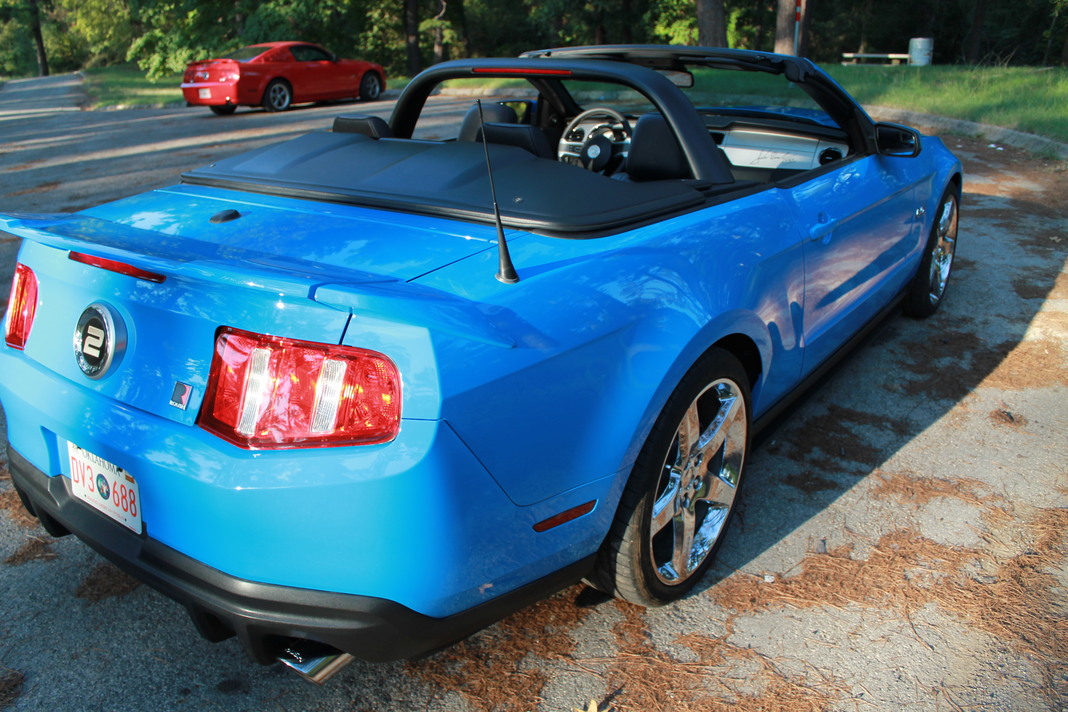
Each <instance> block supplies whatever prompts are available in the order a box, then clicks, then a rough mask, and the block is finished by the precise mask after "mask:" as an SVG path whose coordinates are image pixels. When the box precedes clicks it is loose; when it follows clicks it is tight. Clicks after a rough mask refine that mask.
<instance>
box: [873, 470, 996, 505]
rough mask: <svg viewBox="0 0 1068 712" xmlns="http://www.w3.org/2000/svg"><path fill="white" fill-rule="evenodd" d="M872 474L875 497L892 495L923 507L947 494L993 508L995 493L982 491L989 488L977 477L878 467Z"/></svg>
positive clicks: (904, 502)
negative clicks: (888, 470)
mask: <svg viewBox="0 0 1068 712" xmlns="http://www.w3.org/2000/svg"><path fill="white" fill-rule="evenodd" d="M874 474H875V475H876V477H875V478H874V482H875V486H874V487H872V490H871V494H872V496H874V497H882V498H884V499H893V500H895V501H897V502H901V503H903V504H910V505H912V506H913V507H922V506H924V505H925V504H927V503H928V502H930V501H931V500H933V499H936V498H938V497H950V498H953V499H959V500H961V501H962V502H965V503H967V504H971V505H974V506H976V507H980V508H983V509H987V510H990V509H993V508H994V502H995V498H994V496H993V495H990V494H987V493H984V492H983V491H984V490H987V489H989V488H988V487H987V485H986V484H984V483H983V482H980V481H979V480H973V479H971V478H966V477H957V478H954V479H952V480H946V479H942V478H939V477H924V476H922V475H916V474H914V473H911V472H883V471H881V470H876V471H875V473H874Z"/></svg>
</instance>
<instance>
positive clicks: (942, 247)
mask: <svg viewBox="0 0 1068 712" xmlns="http://www.w3.org/2000/svg"><path fill="white" fill-rule="evenodd" d="M959 204H960V188H959V187H958V186H957V185H954V184H952V183H951V184H950V185H949V187H947V188H946V190H945V192H944V193H942V200H941V201H940V202H939V203H938V213H937V214H936V215H935V220H934V224H933V225H931V232H930V234H929V235H928V236H927V244H926V246H925V247H924V252H923V257H922V259H921V260H920V265H919V269H918V270H917V271H916V276H915V277H914V278H913V280H912V282H910V283H909V286H908V288H907V289H906V290H905V300H904V302H903V303H902V308H903V309H904V312H905V313H906V314H908V315H909V316H914V317H917V318H919V319H924V318H926V317H929V316H931V315H932V314H934V313H935V312H936V311H938V308H939V307H940V306H942V302H943V301H944V300H945V297H946V287H947V286H948V285H949V275H950V273H951V272H952V271H953V256H954V254H955V253H956V251H957V218H958V207H957V206H958V205H959ZM921 214H922V211H917V215H921Z"/></svg>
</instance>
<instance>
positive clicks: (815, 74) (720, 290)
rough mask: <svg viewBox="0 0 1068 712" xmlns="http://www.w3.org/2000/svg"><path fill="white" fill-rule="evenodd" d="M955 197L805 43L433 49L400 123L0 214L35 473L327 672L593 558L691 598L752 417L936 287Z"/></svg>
mask: <svg viewBox="0 0 1068 712" xmlns="http://www.w3.org/2000/svg"><path fill="white" fill-rule="evenodd" d="M473 93H477V95H479V96H483V97H485V98H483V99H482V100H481V101H479V102H477V103H476V102H475V101H474V99H473V98H471V97H472V94H473ZM465 110H466V111H465ZM450 117H455V120H450ZM960 191H961V168H960V164H959V162H958V161H957V160H956V158H954V156H953V155H952V154H951V153H950V152H949V151H948V150H947V149H946V148H945V147H944V146H943V144H942V142H941V141H939V140H938V139H937V138H932V137H928V136H921V135H920V134H919V133H917V132H916V131H914V130H912V129H910V128H906V127H903V126H899V125H894V124H883V123H874V122H873V121H872V120H871V119H870V118H869V117H868V115H867V114H866V113H865V112H864V111H863V110H862V109H861V108H860V107H859V106H858V105H857V104H856V102H855V101H853V100H852V99H851V98H850V97H849V96H848V95H847V94H846V93H845V92H844V91H843V90H842V89H841V88H840V87H839V86H838V85H837V84H836V83H835V82H834V81H833V80H832V79H830V78H829V77H828V76H827V75H826V74H825V73H824V72H823V71H821V70H820V69H819V68H817V67H816V66H815V65H814V64H812V63H811V62H809V61H807V60H805V59H798V58H794V57H785V56H778V55H774V54H767V53H757V52H746V51H736V50H722V49H707V48H694V47H655V46H610V47H580V48H567V49H554V50H545V51H539V52H531V53H527V54H526V55H524V56H523V57H520V58H511V59H478V60H473V59H472V60H459V61H453V62H446V63H443V64H439V65H436V66H434V67H432V68H431V69H429V70H427V71H426V72H424V73H423V74H421V75H419V76H418V77H416V78H415V79H414V80H412V82H411V83H410V84H409V85H408V87H407V88H406V89H405V91H404V92H403V94H402V95H401V96H400V98H399V100H398V101H397V104H396V107H395V110H394V112H393V115H392V117H391V118H390V120H389V121H388V122H386V121H384V120H382V119H380V118H377V117H370V116H339V117H338V118H337V119H336V120H335V121H334V123H333V126H332V127H331V129H330V130H323V131H319V132H314V133H310V134H307V135H304V136H300V137H298V138H295V139H292V140H290V141H286V142H283V143H278V144H275V145H271V146H267V147H265V148H261V149H258V150H255V151H252V152H250V153H245V154H243V155H238V156H232V157H228V158H225V159H223V160H219V161H218V162H216V163H213V164H211V165H209V166H206V167H204V168H200V169H197V170H193V171H191V172H189V173H187V174H185V175H184V176H182V181H181V183H179V184H177V185H174V186H172V187H169V188H164V189H161V190H153V191H151V192H148V193H145V194H142V195H136V196H133V197H130V198H126V199H123V200H119V201H117V202H114V203H110V204H106V205H101V206H99V207H96V208H91V209H88V210H83V211H80V212H78V213H75V214H71V215H54V216H20V215H9V216H3V217H0V229H2V230H3V231H5V232H6V233H8V234H10V235H15V236H18V237H21V238H22V239H23V244H22V248H21V252H20V256H19V263H18V266H17V271H16V274H15V279H14V285H13V288H12V294H11V299H10V304H9V308H8V314H7V320H6V324H5V342H6V346H4V347H2V348H0V401H2V404H3V408H4V411H5V412H6V416H7V423H8V439H9V442H10V446H9V451H8V456H9V459H10V470H11V474H12V478H13V481H14V484H15V487H16V488H17V490H18V493H19V494H20V495H21V497H22V500H23V502H24V503H25V505H26V507H27V508H28V509H29V510H30V511H31V512H33V513H34V514H35V515H36V516H37V517H38V518H39V519H40V520H41V522H42V524H43V525H44V527H45V528H46V529H47V530H48V531H49V532H50V533H52V534H53V535H57V536H58V535H61V534H66V533H68V532H73V533H74V534H76V535H77V536H78V537H80V538H81V539H83V540H85V541H86V542H87V543H88V544H90V545H91V546H93V547H94V548H96V549H98V550H99V551H100V552H101V553H103V554H104V555H105V556H107V557H108V558H110V559H112V560H113V561H114V562H115V563H116V564H118V565H119V566H121V567H122V568H124V569H125V570H127V571H129V572H130V573H132V574H133V575H134V576H136V577H138V578H140V579H141V580H143V581H145V582H146V583H148V584H149V585H151V586H153V587H155V588H157V589H159V590H160V591H162V592H164V593H165V594H167V595H168V596H171V597H173V598H175V599H176V600H178V601H180V602H181V603H183V604H184V605H185V606H186V607H187V608H188V610H189V612H190V614H191V616H192V618H193V621H194V622H195V624H196V626H197V628H198V630H199V631H200V632H201V633H202V634H203V635H204V636H205V637H207V638H209V639H211V640H221V639H224V638H227V637H230V636H233V635H236V636H237V637H238V638H239V640H240V641H241V643H242V644H243V645H244V647H245V648H246V650H247V651H248V652H249V654H250V655H251V657H252V658H253V659H254V660H256V661H259V662H263V663H270V662H273V661H274V660H276V659H282V660H283V661H285V662H287V663H289V664H290V665H292V666H294V667H297V668H298V669H299V670H301V671H303V672H304V673H306V674H308V675H310V676H312V677H313V678H315V679H320V680H321V679H323V678H325V677H326V676H327V675H329V674H330V673H331V672H332V671H333V670H335V669H337V667H339V666H340V665H341V664H342V663H344V662H345V661H347V660H348V659H350V657H351V656H357V657H360V658H364V659H369V660H386V659H396V658H405V657H412V656H417V655H420V654H423V653H426V652H428V651H432V650H434V649H437V648H439V647H441V646H443V645H446V644H448V643H450V642H452V641H455V640H457V639H459V638H461V637H463V636H465V635H467V634H469V633H471V632H472V631H474V630H477V629H479V628H480V627H483V626H485V625H487V624H489V623H491V622H493V621H494V620H497V619H499V618H500V617H502V616H504V615H506V614H507V613H509V612H511V611H513V610H515V609H516V608H517V607H520V606H523V605H526V604H528V603H530V602H531V601H533V600H536V599H537V598H539V597H542V596H545V595H547V594H548V593H550V592H552V591H555V590H558V589H559V588H561V587H563V586H565V585H567V584H569V583H572V582H575V581H577V580H579V579H582V578H585V579H586V580H587V581H588V582H589V583H590V584H591V585H593V586H595V587H597V588H599V589H602V590H603V591H606V592H610V593H613V594H615V595H617V596H620V597H622V598H624V599H627V600H629V601H633V602H636V603H640V604H645V605H657V604H661V603H664V602H668V601H671V600H673V599H677V598H679V597H680V596H683V595H685V594H686V593H687V592H688V591H689V590H690V589H691V588H692V587H693V586H694V585H695V583H696V582H697V581H698V580H699V579H700V577H701V575H702V573H703V572H704V571H705V570H706V569H707V568H708V566H709V564H710V562H711V560H712V558H713V556H714V554H715V552H716V549H717V547H718V546H719V545H720V544H721V543H722V541H723V537H724V533H725V531H726V529H727V527H728V524H729V522H730V518H731V514H732V511H733V510H734V508H735V505H736V503H737V502H738V496H739V495H738V493H739V488H740V486H741V484H742V479H743V474H744V467H745V464H746V460H747V454H748V450H749V447H750V441H751V438H752V435H753V433H754V432H755V431H757V430H758V429H759V428H760V427H761V426H763V425H764V424H766V423H767V422H769V421H770V420H771V419H772V418H773V417H775V416H776V415H777V414H778V413H780V412H781V410H782V409H783V408H784V407H785V405H786V404H787V403H789V401H790V398H791V396H793V395H795V394H796V393H798V392H799V391H800V390H801V389H802V388H803V387H804V386H805V385H806V384H808V383H811V382H812V381H814V380H815V379H816V378H818V377H819V376H820V375H821V373H823V372H824V371H826V369H827V368H828V367H829V366H830V365H831V364H832V363H833V362H834V360H835V358H836V357H837V356H838V355H840V354H842V353H843V352H844V351H845V350H846V349H847V348H848V347H849V346H850V345H852V344H853V343H855V342H856V341H857V340H858V339H859V338H860V337H861V336H862V335H863V334H864V332H865V327H866V326H868V325H871V324H873V323H874V322H876V321H877V320H879V319H880V318H882V317H883V316H884V315H886V314H887V313H889V312H890V311H891V310H893V309H898V308H903V309H904V311H905V312H906V313H907V314H910V315H913V316H918V317H923V316H927V315H930V314H932V313H933V312H934V311H935V310H936V309H937V308H938V307H939V304H940V302H941V301H942V299H943V295H944V293H945V289H946V283H947V280H948V277H949V273H950V268H951V266H952V261H953V254H954V245H955V240H956V232H957V206H958V201H959V197H960Z"/></svg>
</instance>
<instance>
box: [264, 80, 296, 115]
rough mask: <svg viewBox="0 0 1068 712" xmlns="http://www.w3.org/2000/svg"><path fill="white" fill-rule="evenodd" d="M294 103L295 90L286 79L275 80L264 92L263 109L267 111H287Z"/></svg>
mask: <svg viewBox="0 0 1068 712" xmlns="http://www.w3.org/2000/svg"><path fill="white" fill-rule="evenodd" d="M292 102H293V89H292V88H291V87H290V86H289V83H288V82H286V81H285V80H284V79H275V80H273V81H272V82H271V83H270V84H268V85H267V88H266V89H264V91H263V108H264V109H266V110H267V111H285V110H286V109H288V108H289V105H290V104H291V103H292Z"/></svg>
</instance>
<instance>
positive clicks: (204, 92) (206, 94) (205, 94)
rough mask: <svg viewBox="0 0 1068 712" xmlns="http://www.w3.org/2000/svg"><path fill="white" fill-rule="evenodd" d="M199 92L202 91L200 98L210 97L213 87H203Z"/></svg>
mask: <svg viewBox="0 0 1068 712" xmlns="http://www.w3.org/2000/svg"><path fill="white" fill-rule="evenodd" d="M199 93H200V98H201V99H210V98H211V89H201V90H200V91H199Z"/></svg>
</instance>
